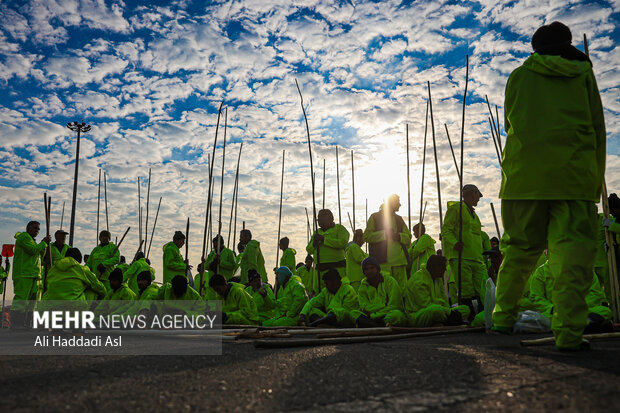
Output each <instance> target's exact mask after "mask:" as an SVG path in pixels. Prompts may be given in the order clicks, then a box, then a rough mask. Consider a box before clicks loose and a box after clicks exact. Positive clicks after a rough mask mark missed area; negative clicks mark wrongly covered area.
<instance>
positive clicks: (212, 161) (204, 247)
mask: <svg viewBox="0 0 620 413" xmlns="http://www.w3.org/2000/svg"><path fill="white" fill-rule="evenodd" d="M223 105H224V102H222V103H221V104H220V107H219V109H218V110H217V123H216V125H215V139H214V141H213V153H212V155H211V157H210V158H208V161H209V188H208V189H207V207H206V211H205V226H204V232H203V236H202V253H201V255H200V262H201V263H202V262H204V259H205V254H206V250H207V231H208V227H209V217H210V209H211V188H212V186H213V165H214V164H215V149H216V147H217V133H218V131H219V129H220V117H221V116H222V106H223ZM200 267H201V270H200V286H199V287H198V293H199V294H200V295H202V290H203V288H204V282H205V279H204V278H205V277H204V265H201V266H200Z"/></svg>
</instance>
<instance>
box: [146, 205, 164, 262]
mask: <svg viewBox="0 0 620 413" xmlns="http://www.w3.org/2000/svg"><path fill="white" fill-rule="evenodd" d="M160 206H161V197H159V203H158V204H157V212H156V213H155V221H154V222H153V230H152V231H151V239H150V240H149V248H148V249H147V250H146V258H148V257H149V254H150V252H151V244H153V236H154V235H155V227H157V218H158V217H159V207H160Z"/></svg>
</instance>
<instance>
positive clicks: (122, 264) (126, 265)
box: [116, 262, 129, 275]
mask: <svg viewBox="0 0 620 413" xmlns="http://www.w3.org/2000/svg"><path fill="white" fill-rule="evenodd" d="M116 268H120V269H121V271H122V272H123V275H125V272H126V271H127V270H128V269H129V264H127V263H126V262H123V263H121V264H118V265H117V266H116Z"/></svg>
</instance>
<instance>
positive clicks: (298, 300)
mask: <svg viewBox="0 0 620 413" xmlns="http://www.w3.org/2000/svg"><path fill="white" fill-rule="evenodd" d="M307 302H308V294H306V288H305V287H304V286H303V285H302V284H301V283H300V282H299V281H297V279H295V277H290V278H289V279H288V281H287V282H286V284H284V286H282V287H280V291H279V292H278V300H277V307H276V315H275V316H274V317H273V318H270V319H269V320H265V321H264V322H263V325H264V326H296V325H297V323H298V321H299V313H300V312H301V310H302V309H303V308H304V305H305V304H306V303H307Z"/></svg>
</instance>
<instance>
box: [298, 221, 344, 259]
mask: <svg viewBox="0 0 620 413" xmlns="http://www.w3.org/2000/svg"><path fill="white" fill-rule="evenodd" d="M317 232H318V234H319V235H322V236H324V237H325V238H324V239H323V242H322V243H321V245H320V246H319V254H320V258H321V261H320V263H321V264H326V263H329V262H338V261H344V260H345V255H344V252H345V249H346V248H347V244H348V242H349V231H347V229H346V228H345V227H343V226H342V225H340V224H335V225H334V226H333V227H331V228H329V229H327V230H326V231H323V230H322V229H321V228H318V229H317V231H316V232H314V234H316V233H317ZM314 234H312V237H310V242H309V243H308V245H307V246H306V252H308V254H311V255H314V262H319V261H317V258H316V254H315V252H316V251H315V248H314V245H312V240H313V239H314Z"/></svg>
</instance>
